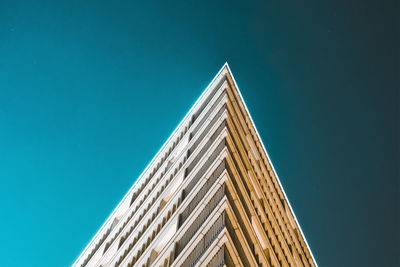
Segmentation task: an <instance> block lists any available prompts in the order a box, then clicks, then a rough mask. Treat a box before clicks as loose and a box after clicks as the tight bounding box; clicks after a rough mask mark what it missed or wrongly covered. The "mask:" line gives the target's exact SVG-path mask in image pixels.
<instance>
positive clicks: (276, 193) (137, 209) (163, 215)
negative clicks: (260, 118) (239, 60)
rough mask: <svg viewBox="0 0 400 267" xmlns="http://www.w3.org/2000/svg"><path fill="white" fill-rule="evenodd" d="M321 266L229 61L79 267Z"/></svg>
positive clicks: (93, 240) (81, 256) (158, 154)
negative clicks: (297, 218) (249, 111)
mask: <svg viewBox="0 0 400 267" xmlns="http://www.w3.org/2000/svg"><path fill="white" fill-rule="evenodd" d="M224 265H226V266H315V265H316V262H315V260H314V258H313V256H312V253H311V250H310V249H309V247H308V245H307V242H306V240H305V238H304V235H303V233H302V232H301V228H300V226H299V224H298V223H297V220H296V218H295V216H294V213H293V210H292V209H291V207H290V204H289V202H288V200H287V197H286V195H285V193H284V191H283V189H282V186H281V184H280V182H279V179H278V176H277V175H276V172H275V170H274V168H273V166H272V164H271V162H270V160H269V158H268V155H267V153H266V150H265V147H264V146H263V144H262V141H261V139H260V137H259V135H258V133H257V130H256V128H255V126H254V123H253V121H252V119H251V117H250V115H249V113H248V110H247V108H246V106H245V103H244V101H243V99H242V97H241V94H240V92H239V89H238V87H237V85H236V83H235V81H234V79H233V76H232V73H231V71H230V69H229V66H228V65H227V64H225V65H224V66H223V67H222V69H221V70H220V71H219V72H218V74H217V75H216V77H215V78H214V79H213V81H212V82H211V83H210V85H209V86H208V87H207V88H206V90H205V91H204V92H203V94H202V95H201V96H200V98H199V99H198V100H197V101H196V103H195V104H194V106H193V107H192V108H191V109H190V111H189V112H188V114H187V115H186V116H185V118H184V119H183V120H182V122H181V123H180V124H179V125H178V127H177V128H176V129H175V131H174V132H173V133H172V135H171V136H170V137H169V138H168V140H167V141H166V143H165V144H164V145H163V147H162V148H161V149H160V151H159V152H158V153H157V154H156V156H155V157H154V158H153V160H152V161H151V162H150V164H149V165H148V166H147V168H146V169H145V170H144V171H143V173H142V174H141V175H140V177H139V178H138V179H137V181H136V182H135V183H134V185H133V186H132V187H131V189H130V190H129V191H128V193H127V194H126V195H125V197H124V198H123V199H122V200H121V202H120V203H119V205H118V206H117V207H116V208H115V210H114V211H113V212H112V214H111V215H110V216H109V218H108V219H107V220H106V222H105V223H104V225H103V226H102V227H101V228H100V230H99V231H98V232H97V233H96V235H95V236H94V237H93V239H92V240H91V241H90V243H89V244H88V245H87V246H86V248H85V249H84V251H83V252H82V253H81V255H80V256H79V257H78V259H77V260H76V261H75V263H74V264H73V266H78V267H80V266H82V267H83V266H224Z"/></svg>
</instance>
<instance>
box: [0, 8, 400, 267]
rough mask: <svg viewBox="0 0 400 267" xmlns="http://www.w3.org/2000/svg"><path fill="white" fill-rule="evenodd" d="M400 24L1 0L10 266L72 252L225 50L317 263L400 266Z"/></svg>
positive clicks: (379, 17) (0, 251) (4, 254)
mask: <svg viewBox="0 0 400 267" xmlns="http://www.w3.org/2000/svg"><path fill="white" fill-rule="evenodd" d="M396 25H397V23H396V8H394V5H392V4H391V3H389V2H388V3H379V4H376V3H372V1H371V2H369V1H367V2H366V1H362V2H361V1H360V2H356V1H346V3H337V2H336V1H325V3H320V1H306V2H304V1H303V2H301V3H299V2H295V3H287V2H277V1H263V2H248V3H246V4H245V3H242V2H235V1H210V2H209V3H206V2H204V1H201V2H197V3H196V2H193V1H186V2H184V3H179V2H168V3H166V2H164V1H159V2H151V3H142V2H136V3H135V2H133V1H21V2H17V1H2V2H0V179H1V183H2V186H1V187H0V196H1V201H0V208H1V214H2V217H1V220H0V229H2V230H1V236H2V238H1V240H2V242H1V244H0V256H1V259H2V265H3V266H68V265H70V264H72V262H73V261H74V260H75V258H76V257H77V256H78V255H79V253H80V251H81V250H82V249H83V248H84V247H85V245H86V244H87V243H88V242H89V240H90V239H91V237H92V236H93V235H94V234H95V232H96V231H97V229H98V228H99V227H100V226H101V225H102V223H103V222H104V221H105V219H106V218H107V216H108V215H109V214H110V212H111V211H112V210H113V208H114V207H115V206H116V205H117V203H118V202H119V200H120V199H121V198H122V197H123V195H124V194H125V193H126V191H127V190H128V189H129V188H130V186H131V185H132V184H133V182H134V181H135V179H136V177H137V176H138V175H139V174H140V173H141V171H142V170H143V169H144V168H145V167H146V165H147V163H148V162H149V161H150V160H151V158H152V157H153V155H154V154H155V153H156V152H157V151H158V149H159V148H160V147H161V145H162V144H163V142H164V141H165V140H166V139H167V137H168V136H169V135H170V133H171V132H172V131H173V130H174V128H175V127H176V126H177V125H178V123H179V121H180V120H181V119H182V118H183V116H184V115H185V113H186V112H187V111H188V110H189V108H190V107H191V105H192V104H193V103H194V101H195V100H196V99H197V97H198V96H199V95H200V94H201V92H202V91H203V90H204V89H205V87H206V86H207V84H208V83H209V82H210V81H211V79H212V78H213V77H214V75H215V74H216V72H217V71H218V70H219V69H220V67H221V66H222V65H223V64H224V62H225V61H228V62H229V64H230V67H231V69H232V71H233V74H234V76H235V78H236V80H237V82H238V84H239V86H240V88H241V91H242V94H243V96H244V99H245V101H246V102H247V105H248V107H249V110H250V112H251V113H252V116H253V119H254V121H255V123H256V125H257V127H258V130H259V132H260V135H261V137H262V139H263V141H264V143H265V145H266V147H267V149H268V151H269V153H270V157H271V159H272V161H273V163H274V165H275V168H276V169H277V172H278V174H279V175H280V178H281V181H282V184H283V186H284V187H285V190H286V192H287V195H288V197H289V199H290V201H291V203H292V206H293V208H294V210H295V212H296V215H297V217H298V219H299V221H300V224H301V225H302V228H303V231H304V233H305V235H306V237H307V239H308V242H309V244H310V246H311V248H312V250H313V253H314V255H315V258H316V260H317V261H318V263H319V264H320V265H321V266H339V265H340V266H394V265H396V264H398V263H399V258H398V257H397V256H396V255H397V254H398V253H397V252H398V250H399V241H400V240H399V239H400V234H399V228H398V225H399V214H398V210H399V186H398V178H399V169H398V162H399V150H398V149H397V148H398V147H399V139H398V136H399V129H398V121H399V111H398V99H399V98H398V91H397V89H398V84H399V81H398V47H399V45H398V28H396V27H397V26H396ZM396 36H397V38H396ZM396 147H397V148H396ZM396 211H397V212H396ZM396 257H397V258H396Z"/></svg>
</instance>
